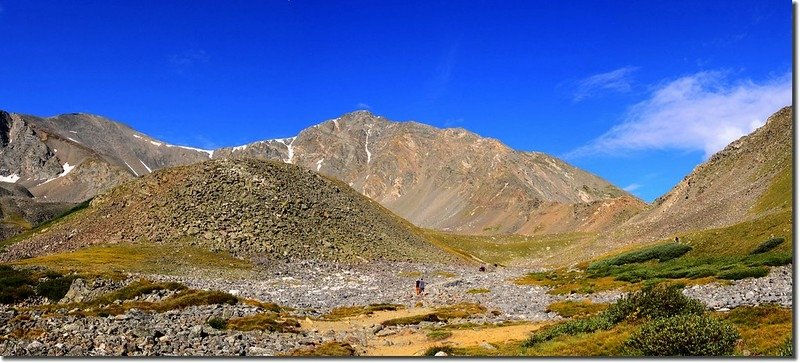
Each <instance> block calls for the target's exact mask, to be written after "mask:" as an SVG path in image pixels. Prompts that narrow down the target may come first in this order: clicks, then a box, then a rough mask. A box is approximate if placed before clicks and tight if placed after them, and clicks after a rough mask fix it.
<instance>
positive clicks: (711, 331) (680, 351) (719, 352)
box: [625, 315, 739, 356]
mask: <svg viewBox="0 0 800 363" xmlns="http://www.w3.org/2000/svg"><path fill="white" fill-rule="evenodd" d="M737 339H739V333H738V332H737V331H736V329H734V328H733V327H732V326H730V325H728V324H726V323H724V322H722V321H720V320H717V319H714V318H711V317H707V316H697V315H678V316H672V317H668V318H663V319H657V320H653V321H650V322H648V323H646V324H644V325H643V326H642V327H641V328H640V329H639V330H638V331H636V332H635V333H633V335H632V336H631V337H630V338H629V339H628V340H627V341H626V342H625V345H626V347H628V348H630V349H632V350H633V351H635V352H638V353H640V354H642V355H646V356H725V355H731V354H733V349H734V346H735V344H736V340H737Z"/></svg>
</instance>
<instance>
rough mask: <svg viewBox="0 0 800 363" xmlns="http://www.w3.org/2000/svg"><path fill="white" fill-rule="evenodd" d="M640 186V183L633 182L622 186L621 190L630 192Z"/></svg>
mask: <svg viewBox="0 0 800 363" xmlns="http://www.w3.org/2000/svg"><path fill="white" fill-rule="evenodd" d="M641 187H642V185H641V184H636V183H633V184H631V185H628V186H627V187H625V188H622V190H624V191H626V192H628V193H630V192H633V191H634V190H636V189H639V188H641Z"/></svg>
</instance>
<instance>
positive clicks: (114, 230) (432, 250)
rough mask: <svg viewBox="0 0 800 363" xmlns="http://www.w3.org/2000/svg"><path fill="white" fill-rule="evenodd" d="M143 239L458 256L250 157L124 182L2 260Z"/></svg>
mask: <svg viewBox="0 0 800 363" xmlns="http://www.w3.org/2000/svg"><path fill="white" fill-rule="evenodd" d="M141 240H147V241H152V242H156V243H187V244H191V245H198V246H201V247H204V248H207V249H210V250H212V251H229V252H230V253H232V254H233V255H235V256H240V257H251V258H254V259H255V260H261V261H291V260H299V259H322V260H331V261H340V262H359V261H374V260H390V261H406V260H414V261H421V262H455V261H457V259H456V257H453V256H451V255H449V254H447V253H446V252H444V251H442V250H440V249H438V248H436V247H434V246H433V245H432V244H430V243H429V242H428V241H426V240H425V239H424V238H422V237H420V236H419V235H418V234H417V232H416V228H415V227H414V226H412V225H410V224H408V223H407V222H406V221H404V220H402V219H400V218H398V217H397V216H395V215H393V214H392V213H391V212H389V211H388V210H386V209H385V208H383V207H381V206H380V205H379V204H378V203H376V202H374V201H372V200H370V199H368V198H366V197H364V196H363V195H361V194H359V193H357V192H356V191H354V190H353V189H351V188H350V187H348V186H347V185H346V184H343V183H341V182H338V181H335V180H331V179H328V178H326V177H323V176H321V175H319V174H316V173H314V172H311V171H309V170H305V169H302V168H299V167H297V166H294V165H290V164H285V163H280V162H273V161H259V160H253V159H239V160H229V159H223V160H214V161H207V162H203V163H199V164H193V165H189V166H182V167H175V168H168V169H164V170H160V171H157V172H154V173H152V174H150V175H147V176H145V177H143V178H139V179H136V180H132V181H129V182H127V183H124V184H123V185H120V186H118V187H116V188H114V189H112V190H110V191H108V192H106V193H103V194H101V195H98V196H97V197H96V198H95V199H93V200H92V202H91V206H90V207H89V208H88V209H86V210H83V211H80V212H78V213H77V214H74V215H72V216H71V217H70V218H68V219H67V220H64V221H61V222H59V223H57V224H56V225H54V226H51V227H49V228H48V229H47V230H45V231H42V232H40V233H38V234H36V235H34V236H32V237H31V238H28V239H26V240H25V241H22V242H19V243H17V244H14V245H11V246H9V247H8V249H7V251H6V252H5V253H3V254H2V255H0V260H4V261H9V260H14V259H18V258H21V257H25V256H35V255H42V254H48V253H52V252H57V251H64V250H72V249H76V248H79V247H83V246H87V245H94V244H100V243H118V242H137V241H141Z"/></svg>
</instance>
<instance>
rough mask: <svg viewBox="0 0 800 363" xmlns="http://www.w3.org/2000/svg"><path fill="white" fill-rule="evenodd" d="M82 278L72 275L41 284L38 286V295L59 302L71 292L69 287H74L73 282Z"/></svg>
mask: <svg viewBox="0 0 800 363" xmlns="http://www.w3.org/2000/svg"><path fill="white" fill-rule="evenodd" d="M78 277H80V276H77V275H70V276H64V277H57V278H52V279H49V280H46V281H44V282H41V283H39V285H37V286H36V294H37V295H39V296H44V297H46V298H48V299H49V300H50V301H53V302H58V301H59V300H61V299H62V298H63V297H64V295H66V294H67V291H69V287H70V286H71V285H72V282H73V281H75V279H77V278H78Z"/></svg>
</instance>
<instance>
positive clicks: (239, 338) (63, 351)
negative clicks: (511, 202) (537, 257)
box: [0, 262, 792, 356]
mask: <svg viewBox="0 0 800 363" xmlns="http://www.w3.org/2000/svg"><path fill="white" fill-rule="evenodd" d="M525 272H526V270H522V269H516V268H502V267H501V268H490V269H489V271H486V272H478V271H477V270H476V269H468V268H464V267H454V266H448V265H430V264H425V265H423V264H413V263H390V264H382V265H380V266H355V267H353V266H349V267H348V266H343V265H336V264H311V262H306V263H299V264H293V265H282V266H278V265H275V266H271V267H270V268H267V269H263V270H261V271H259V272H257V273H256V275H255V276H254V277H253V278H252V279H248V280H226V279H217V280H214V279H208V278H201V277H199V276H195V277H173V276H158V275H151V276H146V277H147V278H150V279H154V280H161V281H179V282H182V283H184V284H186V285H188V286H189V287H191V288H196V289H209V290H222V291H228V292H230V293H232V294H237V295H239V296H242V297H248V298H255V299H258V300H262V301H271V302H275V303H278V304H280V305H282V306H287V307H291V308H295V309H297V310H296V311H295V312H294V313H296V314H298V315H300V316H303V315H306V316H308V317H310V318H313V317H318V316H319V315H321V314H324V313H326V312H328V311H330V310H331V309H333V308H335V307H340V306H351V305H367V304H371V303H386V302H391V303H399V304H404V305H406V306H407V307H409V308H412V307H414V306H418V305H419V304H420V303H421V304H422V305H423V306H426V307H436V306H444V305H449V304H453V303H458V302H462V301H473V302H477V303H480V304H482V305H483V306H485V307H486V308H487V310H488V311H489V312H490V313H487V314H485V315H483V316H478V317H471V318H466V319H459V320H458V321H451V322H449V323H451V324H452V323H467V322H469V323H478V324H484V323H489V324H491V323H501V322H508V321H545V320H557V319H561V317H559V316H558V315H557V314H555V313H552V312H547V311H546V309H547V306H548V305H549V304H550V303H552V302H555V301H558V300H565V299H568V300H582V299H590V300H592V301H595V302H613V301H614V300H616V299H618V298H619V297H620V296H622V295H623V294H622V293H621V292H619V291H610V292H601V293H596V294H589V295H578V294H573V295H549V294H547V288H544V287H540V286H524V285H516V284H514V283H513V281H512V280H513V279H514V278H516V277H519V276H521V275H522V274H524V273H525ZM791 273H792V266H791V265H789V266H783V267H776V268H773V270H772V271H771V273H770V274H769V275H768V276H766V277H763V278H751V279H745V280H740V281H735V282H733V283H732V284H730V285H721V284H718V283H715V284H709V285H704V286H692V287H687V288H686V289H684V293H685V294H686V295H688V296H691V297H694V298H698V299H700V300H701V301H703V302H704V303H705V304H707V305H708V306H709V307H711V308H714V309H718V310H719V309H722V310H724V309H731V308H734V307H736V306H741V305H759V304H779V305H781V306H787V307H790V306H791V305H792V274H791ZM140 277H142V276H133V277H132V278H131V279H129V280H127V281H125V282H122V283H121V284H122V285H124V284H127V283H130V282H131V281H133V280H135V279H138V278H140ZM419 277H422V278H424V279H425V280H426V281H428V285H427V288H426V290H427V291H426V294H424V295H421V296H417V295H416V294H414V292H413V283H414V281H415V280H416V279H417V278H419ZM91 286H94V287H96V288H97V289H98V290H104V289H107V288H108V287H109V286H111V285H109V284H108V283H103V282H102V281H79V280H76V282H75V283H74V285H73V288H74V290H76V291H77V290H80V291H81V294H73V296H72V298H71V299H70V301H74V300H75V299H83V298H86V297H87V296H90V295H92V296H93V294H94V292H92V290H91V289H88V288H87V287H91ZM473 289H486V290H489V292H485V293H468V292H467V291H470V290H473ZM473 291H474V290H473ZM173 293H174V292H170V291H155V292H152V293H150V294H147V295H143V296H140V297H138V298H137V299H139V300H142V301H150V302H152V301H158V300H161V299H166V298H168V297H169V296H170V295H171V294H173ZM76 310H77V309H76ZM76 310H73V311H67V310H66V309H61V310H59V311H56V312H55V313H53V312H45V311H44V310H42V309H37V307H36V305H31V304H27V305H21V306H16V307H12V306H8V305H0V355H3V356H9V355H12V356H30V355H33V356H200V355H213V356H253V355H268V356H271V355H278V354H285V353H288V352H291V351H293V350H296V349H302V348H306V347H310V346H314V345H318V344H322V343H325V342H329V341H338V342H344V343H347V344H350V345H351V346H353V347H354V348H356V353H357V354H362V353H365V352H366V348H367V346H368V345H369V344H370V342H371V341H373V340H374V339H375V338H376V337H385V336H389V335H394V334H406V333H410V332H416V331H422V330H426V329H431V328H436V327H441V326H444V325H445V324H447V323H444V322H438V323H430V322H423V323H420V324H413V325H407V326H388V327H384V326H381V325H380V324H372V325H364V326H357V325H354V326H353V327H352V329H350V330H348V331H342V332H336V331H332V330H330V331H324V330H317V329H310V330H302V331H301V332H299V333H285V332H284V333H279V332H262V331H248V332H241V331H235V330H217V329H214V328H212V327H211V326H210V325H209V324H208V321H209V319H211V318H215V317H221V318H224V319H229V318H231V317H244V316H251V315H254V314H258V313H263V312H265V310H264V308H261V307H255V306H250V305H246V304H241V303H240V304H237V305H207V306H194V307H189V308H185V309H180V310H171V311H166V312H162V313H156V312H151V311H141V310H137V309H131V310H128V311H127V312H125V313H124V314H120V315H115V316H107V317H97V316H86V317H82V316H79V315H76V314H77V313H78V311H76ZM485 348H486V349H490V348H489V347H485Z"/></svg>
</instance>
